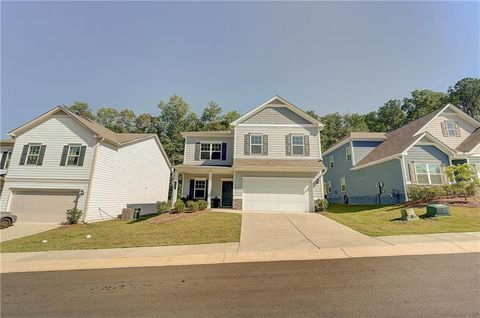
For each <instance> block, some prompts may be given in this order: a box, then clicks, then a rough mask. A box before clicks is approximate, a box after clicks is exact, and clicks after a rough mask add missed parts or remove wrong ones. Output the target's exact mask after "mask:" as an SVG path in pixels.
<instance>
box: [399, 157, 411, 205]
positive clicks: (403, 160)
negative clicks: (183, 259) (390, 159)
mask: <svg viewBox="0 0 480 318" xmlns="http://www.w3.org/2000/svg"><path fill="white" fill-rule="evenodd" d="M397 159H398V160H400V165H401V167H402V181H403V192H404V194H405V201H408V193H407V174H406V171H405V158H404V157H403V156H400V157H397Z"/></svg>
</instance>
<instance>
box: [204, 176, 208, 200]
mask: <svg viewBox="0 0 480 318" xmlns="http://www.w3.org/2000/svg"><path fill="white" fill-rule="evenodd" d="M207 198H208V180H207V181H205V200H207Z"/></svg>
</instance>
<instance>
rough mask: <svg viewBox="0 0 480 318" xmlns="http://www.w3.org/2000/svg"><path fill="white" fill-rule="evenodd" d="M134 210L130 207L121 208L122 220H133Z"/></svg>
mask: <svg viewBox="0 0 480 318" xmlns="http://www.w3.org/2000/svg"><path fill="white" fill-rule="evenodd" d="M133 213H134V210H133V209H131V208H125V209H122V220H124V221H129V220H133Z"/></svg>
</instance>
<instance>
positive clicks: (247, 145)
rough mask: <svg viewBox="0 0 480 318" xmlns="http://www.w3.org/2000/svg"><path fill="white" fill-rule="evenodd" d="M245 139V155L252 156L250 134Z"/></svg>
mask: <svg viewBox="0 0 480 318" xmlns="http://www.w3.org/2000/svg"><path fill="white" fill-rule="evenodd" d="M244 138H245V139H244V144H243V154H244V155H246V156H248V155H250V134H246V135H245V136H244Z"/></svg>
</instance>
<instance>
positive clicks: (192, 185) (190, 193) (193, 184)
mask: <svg viewBox="0 0 480 318" xmlns="http://www.w3.org/2000/svg"><path fill="white" fill-rule="evenodd" d="M194 191H195V179H190V189H188V198H189V199H193V195H194Z"/></svg>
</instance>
